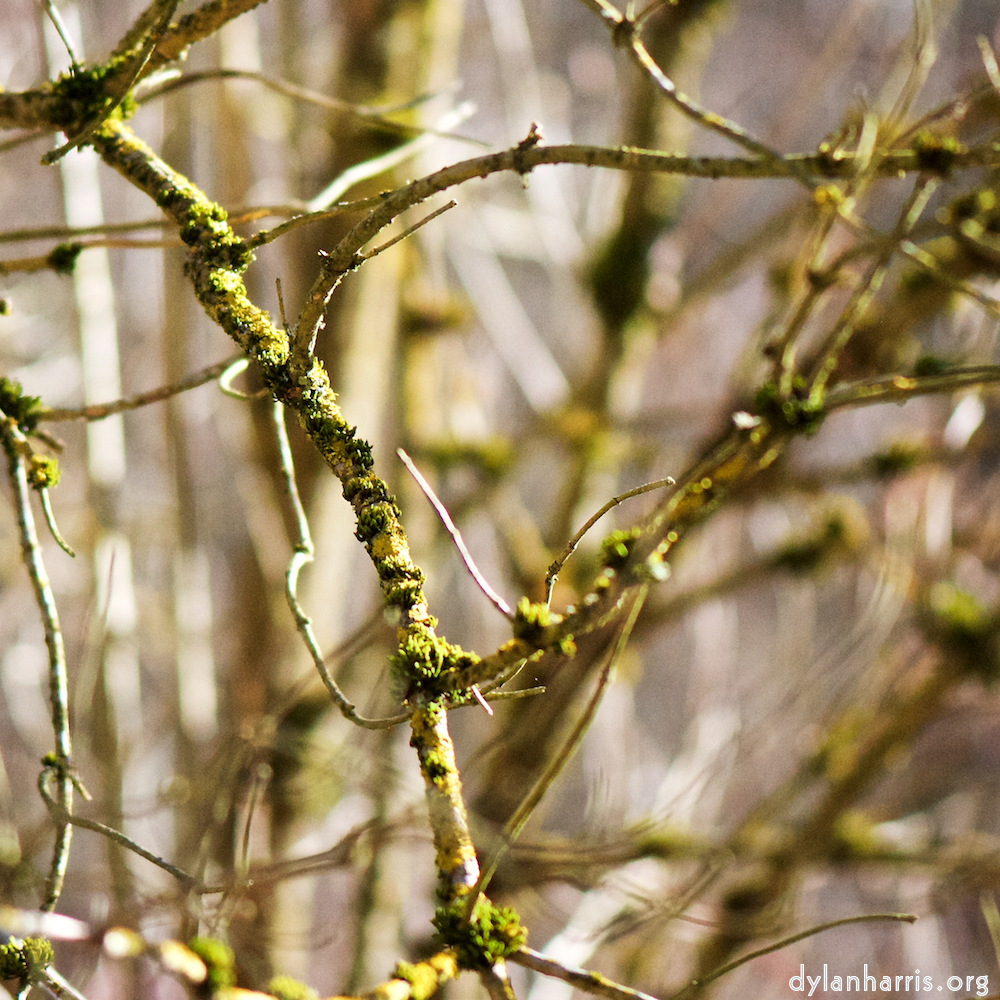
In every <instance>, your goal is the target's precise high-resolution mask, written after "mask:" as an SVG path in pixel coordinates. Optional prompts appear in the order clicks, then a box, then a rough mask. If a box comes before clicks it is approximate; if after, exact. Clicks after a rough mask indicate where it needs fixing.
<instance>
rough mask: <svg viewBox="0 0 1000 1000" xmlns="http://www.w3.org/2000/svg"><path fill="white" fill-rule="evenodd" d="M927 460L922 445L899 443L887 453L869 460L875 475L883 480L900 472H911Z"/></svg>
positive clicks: (882, 452)
mask: <svg viewBox="0 0 1000 1000" xmlns="http://www.w3.org/2000/svg"><path fill="white" fill-rule="evenodd" d="M926 458H927V452H926V450H925V449H924V448H922V447H920V445H916V444H909V443H907V442H905V441H897V442H896V443H894V444H891V445H890V446H889V447H888V448H887V449H886V450H885V451H880V452H879V453H878V454H877V455H872V457H871V458H870V459H869V461H870V463H871V465H872V468H873V469H874V471H875V475H876V476H879V477H881V478H883V479H888V478H889V477H890V476H895V475H897V474H899V473H900V472H909V471H910V469H913V468H915V467H916V466H918V465H919V464H920V463H921V462H923V461H924V460H925V459H926Z"/></svg>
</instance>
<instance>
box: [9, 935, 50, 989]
mask: <svg viewBox="0 0 1000 1000" xmlns="http://www.w3.org/2000/svg"><path fill="white" fill-rule="evenodd" d="M52 959H53V954H52V945H51V944H49V942H48V941H47V940H46V939H45V938H39V937H28V938H25V939H24V940H23V941H22V942H21V943H20V944H16V943H15V942H14V941H9V942H8V943H7V944H4V945H0V979H17V980H20V982H21V984H22V985H23V986H27V985H28V984H29V983H35V982H38V980H39V979H40V978H41V977H42V975H43V973H44V972H45V970H46V969H47V968H48V967H49V966H50V965H51V964H52Z"/></svg>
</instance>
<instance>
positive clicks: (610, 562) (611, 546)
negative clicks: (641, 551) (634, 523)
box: [601, 528, 642, 570]
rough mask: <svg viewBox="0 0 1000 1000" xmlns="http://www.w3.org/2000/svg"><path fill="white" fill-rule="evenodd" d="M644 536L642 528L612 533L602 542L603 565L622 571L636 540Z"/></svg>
mask: <svg viewBox="0 0 1000 1000" xmlns="http://www.w3.org/2000/svg"><path fill="white" fill-rule="evenodd" d="M641 534H642V530H641V529H640V528H629V529H627V530H625V531H621V530H619V531H612V532H611V534H610V535H608V537H607V538H605V539H604V541H603V542H601V561H602V564H603V565H605V566H607V567H609V568H610V569H615V570H618V569H621V568H622V567H623V566H624V565H625V563H626V562H628V557H629V553H630V552H631V551H632V546H633V544H634V543H635V540H636V539H637V538H638V537H639V535H641Z"/></svg>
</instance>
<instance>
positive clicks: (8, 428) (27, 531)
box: [0, 411, 73, 911]
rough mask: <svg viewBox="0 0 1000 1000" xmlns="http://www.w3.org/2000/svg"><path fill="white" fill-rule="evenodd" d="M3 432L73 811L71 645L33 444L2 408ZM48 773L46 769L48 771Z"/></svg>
mask: <svg viewBox="0 0 1000 1000" xmlns="http://www.w3.org/2000/svg"><path fill="white" fill-rule="evenodd" d="M0 433H2V434H3V436H4V438H5V441H4V450H5V451H6V452H7V474H8V477H9V479H10V485H11V489H12V490H13V491H14V506H15V508H16V510H17V525H18V531H19V533H20V536H21V558H22V560H23V562H24V565H25V568H26V569H27V571H28V576H29V577H30V578H31V586H32V589H33V590H34V592H35V604H36V605H37V607H38V611H39V614H40V616H41V619H42V628H43V630H44V632H45V648H46V650H47V651H48V658H49V703H50V708H51V713H52V732H53V735H54V737H55V753H54V754H53V755H52V756H51V760H52V767H53V768H54V769H55V770H56V771H57V777H58V785H57V787H58V795H57V799H58V803H59V806H60V808H61V809H62V810H63V811H64V812H65V813H67V814H69V813H70V812H72V809H73V780H72V778H71V776H70V757H71V754H72V741H71V739H70V731H69V682H68V680H67V675H66V649H65V647H64V645H63V636H62V628H61V627H60V624H59V611H58V609H57V607H56V600H55V595H54V594H53V593H52V585H51V584H50V583H49V576H48V573H47V572H46V570H45V562H44V560H43V559H42V547H41V545H40V543H39V541H38V532H37V531H36V530H35V518H34V515H33V514H32V512H31V487H30V485H29V484H28V473H27V468H26V461H25V460H26V457H27V456H28V455H30V454H31V448H30V445H29V444H28V441H27V439H26V438H25V436H24V434H23V433H22V432H21V430H20V429H19V428H18V426H17V422H16V421H15V420H14V418H13V417H8V416H7V415H6V414H5V413H3V412H2V411H0ZM42 773H43V774H44V773H45V772H44V771H43V772H42ZM71 839H72V830H71V828H70V825H69V823H68V822H65V821H56V838H55V846H54V847H53V852H52V863H51V865H50V867H49V874H48V876H47V878H46V880H45V894H44V899H43V901H42V904H41V909H43V910H45V911H51V910H54V909H55V907H56V903H57V902H58V901H59V896H60V894H61V893H62V887H63V880H64V879H65V877H66V868H67V866H68V865H69V848H70V841H71Z"/></svg>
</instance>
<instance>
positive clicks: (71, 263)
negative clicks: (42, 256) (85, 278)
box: [46, 243, 83, 274]
mask: <svg viewBox="0 0 1000 1000" xmlns="http://www.w3.org/2000/svg"><path fill="white" fill-rule="evenodd" d="M82 252H83V244H82V243H60V244H59V246H57V247H56V248H55V249H54V250H52V251H51V252H50V253H49V255H48V257H47V258H46V260H47V261H48V264H49V267H51V268H52V270H53V271H55V272H56V274H72V273H73V271H74V269H75V268H76V259H77V257H79V256H80V254H81V253H82Z"/></svg>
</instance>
